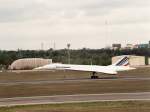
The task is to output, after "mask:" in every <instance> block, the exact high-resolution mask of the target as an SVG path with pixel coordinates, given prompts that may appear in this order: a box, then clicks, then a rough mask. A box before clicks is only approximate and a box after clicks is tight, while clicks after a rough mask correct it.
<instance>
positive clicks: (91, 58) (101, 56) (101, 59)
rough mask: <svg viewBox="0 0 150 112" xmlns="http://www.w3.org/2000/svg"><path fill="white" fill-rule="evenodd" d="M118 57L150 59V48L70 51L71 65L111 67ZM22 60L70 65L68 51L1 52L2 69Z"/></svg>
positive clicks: (0, 62) (0, 64)
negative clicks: (129, 56) (51, 60)
mask: <svg viewBox="0 0 150 112" xmlns="http://www.w3.org/2000/svg"><path fill="white" fill-rule="evenodd" d="M118 55H138V56H146V57H150V49H149V48H138V49H132V50H131V49H125V50H119V49H118V50H111V49H87V48H83V49H78V50H73V49H71V50H70V62H71V64H84V65H89V64H93V65H109V64H111V58H112V57H113V56H118ZM22 58H45V59H53V62H61V63H68V51H67V49H61V50H53V49H49V50H17V51H6V50H0V67H2V66H5V67H6V68H7V67H8V66H9V65H11V63H12V62H13V61H15V60H17V59H22Z"/></svg>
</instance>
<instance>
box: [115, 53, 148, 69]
mask: <svg viewBox="0 0 150 112" xmlns="http://www.w3.org/2000/svg"><path fill="white" fill-rule="evenodd" d="M123 56H124V55H123ZM123 56H115V57H113V58H112V63H115V62H116V61H117V60H119V59H121V58H122V57H123ZM127 57H128V58H129V64H130V65H131V66H143V65H146V63H145V57H144V56H134V55H127Z"/></svg>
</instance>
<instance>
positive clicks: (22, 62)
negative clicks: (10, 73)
mask: <svg viewBox="0 0 150 112" xmlns="http://www.w3.org/2000/svg"><path fill="white" fill-rule="evenodd" d="M51 63H52V59H42V58H24V59H18V60H16V61H14V62H13V63H12V64H11V65H10V69H12V70H29V69H30V70H31V69H33V68H36V67H40V66H44V65H47V64H51Z"/></svg>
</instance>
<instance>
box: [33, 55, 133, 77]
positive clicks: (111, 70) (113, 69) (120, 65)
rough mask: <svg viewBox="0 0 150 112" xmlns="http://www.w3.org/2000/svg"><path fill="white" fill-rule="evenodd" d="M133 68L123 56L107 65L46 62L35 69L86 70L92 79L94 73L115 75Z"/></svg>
mask: <svg viewBox="0 0 150 112" xmlns="http://www.w3.org/2000/svg"><path fill="white" fill-rule="evenodd" d="M133 69H135V68H133V67H130V66H129V58H128V57H127V56H124V57H123V58H121V59H119V60H118V61H117V62H116V63H114V64H112V65H108V66H98V65H73V64H60V63H54V64H48V65H45V66H42V67H38V68H35V70H73V71H86V72H91V73H92V76H91V78H92V79H96V78H98V76H96V75H95V74H96V73H104V74H112V75H115V74H117V73H118V72H119V71H128V70H133Z"/></svg>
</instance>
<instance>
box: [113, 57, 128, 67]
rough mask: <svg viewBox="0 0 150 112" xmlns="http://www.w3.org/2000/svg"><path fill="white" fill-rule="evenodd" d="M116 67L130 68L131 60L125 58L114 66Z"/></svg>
mask: <svg viewBox="0 0 150 112" xmlns="http://www.w3.org/2000/svg"><path fill="white" fill-rule="evenodd" d="M112 65H114V66H129V58H128V57H127V56H124V57H123V58H121V59H119V60H118V61H117V62H116V63H114V64H112Z"/></svg>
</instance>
